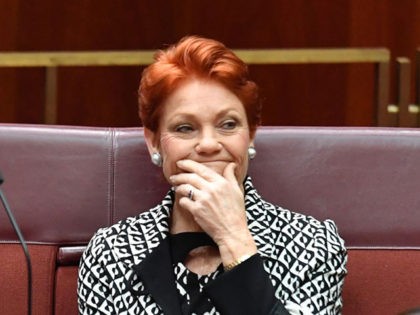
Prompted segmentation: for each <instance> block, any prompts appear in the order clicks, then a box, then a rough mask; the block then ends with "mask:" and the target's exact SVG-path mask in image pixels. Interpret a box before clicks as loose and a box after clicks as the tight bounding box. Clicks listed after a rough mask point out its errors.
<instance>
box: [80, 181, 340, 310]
mask: <svg viewBox="0 0 420 315" xmlns="http://www.w3.org/2000/svg"><path fill="white" fill-rule="evenodd" d="M244 188H245V206H246V211H247V218H248V227H249V229H250V231H251V234H252V235H253V237H254V239H255V242H256V244H257V247H258V252H259V254H260V256H261V257H262V259H263V261H264V269H265V271H266V272H267V273H268V275H269V277H270V280H271V282H272V284H273V286H274V288H275V292H276V293H275V295H276V298H277V299H279V300H280V301H281V302H282V303H283V304H284V306H285V308H286V309H287V310H288V311H289V313H290V314H340V312H341V308H342V300H341V290H342V286H343V282H344V277H345V275H346V273H347V271H346V268H345V266H346V262H347V252H346V249H345V247H344V242H343V240H342V239H341V238H340V236H339V235H338V232H337V228H336V226H335V224H334V223H333V222H332V221H331V220H326V221H324V222H320V221H318V220H316V219H314V218H312V217H310V216H305V215H302V214H298V213H294V212H291V211H289V210H286V209H282V208H281V207H278V206H276V205H273V204H271V203H269V202H266V201H264V200H263V199H262V198H261V197H260V196H259V194H258V193H257V191H256V190H255V188H254V187H253V185H252V181H251V179H250V177H247V178H246V180H245V182H244ZM172 202H173V191H170V192H169V193H168V195H167V196H166V197H165V198H164V199H163V200H162V203H161V204H160V205H158V206H156V207H154V208H153V209H151V210H149V211H147V212H143V213H141V214H140V215H139V216H137V217H130V218H127V219H125V220H123V221H121V222H119V223H117V224H115V225H113V226H111V227H106V228H102V229H100V230H98V232H97V233H96V234H95V236H94V237H93V238H92V239H91V241H90V242H89V244H88V247H87V249H86V251H85V253H84V254H83V257H82V260H81V263H80V268H79V279H78V296H79V312H80V314H163V313H162V310H161V308H160V306H159V305H158V304H157V303H156V301H155V299H154V298H153V297H152V296H151V295H150V293H149V292H147V290H146V289H145V287H144V284H143V283H142V281H141V280H140V279H139V278H138V276H137V274H136V273H135V271H134V267H135V266H136V265H140V264H141V262H142V261H143V260H144V258H145V257H146V256H147V255H150V253H152V252H153V250H154V249H155V248H156V247H157V246H158V245H159V243H160V242H161V241H162V240H163V239H165V238H166V237H167V236H168V233H169V218H170V213H171V209H172ZM177 270H178V272H182V273H183V274H185V276H186V275H187V274H188V271H187V272H185V270H184V269H182V268H179V267H177V268H175V269H174V272H175V273H177ZM175 276H176V277H175V278H177V279H178V281H177V282H178V283H177V288H178V290H179V291H180V292H183V291H182V290H183V289H182V285H180V283H181V284H182V281H183V280H182V277H183V275H180V274H176V275H175ZM213 276H214V275H213ZM180 281H181V282H180ZM202 281H203V282H204V283H206V282H208V281H211V279H202ZM209 314H219V313H218V312H217V310H216V309H215V308H214V307H213V309H212V311H211V312H210V313H209Z"/></svg>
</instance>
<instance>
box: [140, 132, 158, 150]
mask: <svg viewBox="0 0 420 315" xmlns="http://www.w3.org/2000/svg"><path fill="white" fill-rule="evenodd" d="M143 134H144V139H145V140H146V145H147V149H148V150H149V154H150V156H152V154H153V153H159V145H158V144H159V140H158V135H157V133H155V132H153V131H152V130H150V129H149V128H146V127H144V128H143Z"/></svg>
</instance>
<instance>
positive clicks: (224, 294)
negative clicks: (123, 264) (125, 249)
mask: <svg viewBox="0 0 420 315" xmlns="http://www.w3.org/2000/svg"><path fill="white" fill-rule="evenodd" d="M169 240H170V250H171V257H172V262H173V264H174V265H176V264H178V263H180V262H181V263H182V262H183V261H184V260H185V258H186V256H187V255H188V253H189V252H190V251H191V250H193V249H194V248H197V247H200V246H217V245H216V243H215V242H214V241H213V240H212V239H211V237H210V236H208V235H207V234H206V233H204V232H185V233H179V234H172V235H170V237H169ZM208 277H209V279H207V281H209V282H208V283H207V284H205V285H204V286H203V287H202V289H200V284H199V282H200V280H199V279H200V276H198V275H197V274H195V273H193V272H187V273H186V276H185V278H184V279H183V281H182V282H183V288H184V289H185V291H186V292H187V295H188V296H189V298H190V299H189V300H188V299H187V298H186V295H182V294H179V299H180V304H181V310H182V313H183V314H184V315H190V314H204V313H206V312H210V311H211V310H212V308H213V305H214V303H215V300H218V301H223V300H224V301H225V302H223V303H221V305H220V306H219V307H220V311H221V314H249V315H251V314H252V315H254V314H255V315H257V314H258V315H261V314H287V312H286V311H285V310H284V308H283V306H282V305H278V304H279V303H278V301H277V300H276V299H275V297H274V287H273V285H272V284H271V282H270V279H269V277H268V274H267V273H266V272H265V271H264V267H263V263H262V260H261V258H260V257H259V255H258V254H255V255H253V256H252V257H250V258H249V259H247V260H246V261H244V262H243V263H241V264H239V265H238V266H236V267H235V268H233V269H232V270H230V271H227V272H224V271H223V266H222V265H220V266H219V267H218V268H217V270H216V272H215V274H214V275H211V274H210V275H208ZM244 286H247V287H249V288H250V290H249V291H243V290H237V288H239V287H241V288H243V287H244ZM238 291H241V292H238ZM212 297H217V298H215V300H213V299H212ZM212 300H213V301H212ZM276 302H277V303H276ZM240 310H242V311H240Z"/></svg>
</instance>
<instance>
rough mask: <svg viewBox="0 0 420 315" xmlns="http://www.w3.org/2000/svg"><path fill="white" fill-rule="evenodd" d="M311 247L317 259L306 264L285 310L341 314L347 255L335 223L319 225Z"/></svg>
mask: <svg viewBox="0 0 420 315" xmlns="http://www.w3.org/2000/svg"><path fill="white" fill-rule="evenodd" d="M311 246H313V247H312V248H311V251H312V252H313V253H314V255H315V257H316V259H313V260H312V262H313V263H312V262H311V263H310V264H309V266H308V268H307V270H306V272H305V273H304V275H305V276H304V279H303V281H302V282H301V283H300V285H299V287H298V288H297V290H295V291H294V292H292V294H291V296H290V297H289V298H288V299H287V301H286V302H285V307H286V309H287V310H288V311H289V312H290V314H320V315H337V314H341V309H342V298H341V293H342V288H343V283H344V277H345V276H346V274H347V270H346V263H347V251H346V248H345V247H344V241H343V240H342V239H341V238H340V236H339V235H338V232H337V228H336V226H335V224H334V222H332V221H331V220H326V221H325V222H322V223H321V226H320V227H319V228H318V230H317V232H316V234H315V236H314V242H313V243H312V244H311Z"/></svg>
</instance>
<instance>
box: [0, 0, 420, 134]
mask: <svg viewBox="0 0 420 315" xmlns="http://www.w3.org/2000/svg"><path fill="white" fill-rule="evenodd" d="M190 34H196V35H202V36H205V37H210V38H214V39H217V40H219V41H221V42H223V43H224V44H226V45H227V46H228V47H230V48H232V49H267V48H278V49H290V48H352V47H353V48H372V47H375V48H377V47H382V48H386V49H388V50H389V52H390V59H389V63H388V66H387V67H388V69H389V82H387V83H386V84H387V89H386V90H385V94H386V98H387V102H388V103H389V104H390V105H391V107H390V108H389V110H388V114H389V115H390V117H391V118H390V119H389V120H388V122H386V123H385V125H390V126H403V125H404V124H403V123H402V122H400V121H399V118H398V107H395V106H394V107H392V105H395V104H396V105H398V103H399V102H400V101H401V99H400V98H401V96H400V95H399V89H401V84H402V83H401V80H399V74H400V73H399V72H398V71H399V69H400V68H399V66H398V64H397V58H398V57H406V58H407V59H405V61H406V66H407V67H406V68H404V69H406V70H405V71H406V75H405V81H404V82H405V85H406V86H405V90H406V96H405V100H404V101H405V102H406V103H407V105H408V104H410V105H411V107H410V108H411V111H410V118H409V121H410V123H409V125H408V126H409V127H415V126H419V118H418V116H419V114H418V106H417V107H416V104H417V105H418V97H419V96H418V93H419V92H418V91H417V92H416V90H418V89H419V88H418V87H419V86H420V84H419V83H418V81H419V79H418V78H416V69H417V72H418V71H419V70H418V69H419V68H420V66H419V65H418V63H419V59H420V58H419V57H418V53H416V51H417V48H418V47H420V0H399V1H395V0H266V1H243V0H242V1H239V0H225V1H219V0H211V1H210V0H183V1H181V0H178V1H176V0H71V1H57V0H0V53H12V52H39V51H41V52H57V51H58V52H59V51H116V50H117V51H133V50H156V49H160V48H165V47H166V46H167V45H168V44H172V43H174V42H176V41H178V40H179V39H180V38H181V37H183V36H185V35H190ZM0 64H1V57H0ZM249 67H250V72H251V76H252V78H253V79H254V80H255V81H256V82H257V83H258V84H259V86H260V88H261V93H262V95H263V97H264V99H265V102H264V110H263V124H264V125H285V126H287V125H294V126H305V125H308V126H309V125H311V126H376V125H380V124H378V117H377V105H376V104H377V100H376V98H377V89H378V86H377V77H376V74H377V71H378V65H375V64H374V63H369V62H366V63H354V64H353V63H352V64H346V63H331V64H328V63H325V64H269V65H250V66H249ZM143 68H144V66H140V65H136V66H106V67H103V66H89V67H85V66H75V67H60V68H58V70H57V92H56V93H57V94H56V96H55V97H56V115H55V118H54V122H53V123H55V124H64V125H83V126H109V127H111V126H112V127H126V126H140V121H139V118H138V116H137V87H138V83H139V80H140V77H141V71H142V69H143ZM407 69H408V70H407ZM407 71H408V72H407ZM45 73H46V70H45V68H43V67H13V66H12V67H11V66H7V67H4V66H3V67H2V66H0V122H1V123H35V124H43V123H48V121H46V120H45V102H46V95H45V84H46V80H45ZM407 78H408V79H407ZM407 80H408V81H407ZM401 121H402V120H401ZM50 123H51V122H50Z"/></svg>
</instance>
